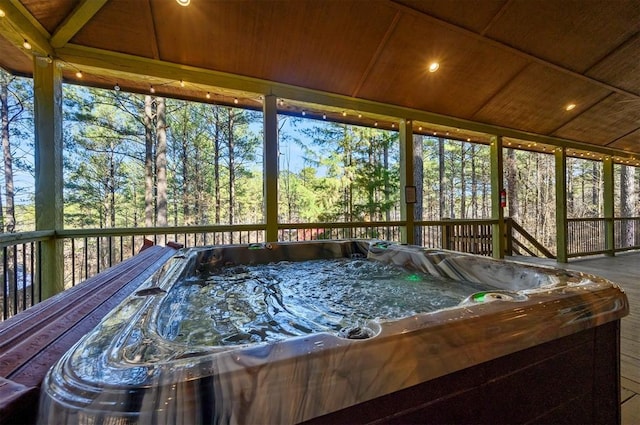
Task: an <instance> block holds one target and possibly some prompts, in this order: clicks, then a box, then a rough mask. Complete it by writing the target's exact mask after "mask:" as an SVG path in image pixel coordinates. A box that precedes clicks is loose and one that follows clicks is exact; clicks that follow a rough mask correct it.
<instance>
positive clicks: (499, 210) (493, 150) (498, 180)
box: [490, 136, 506, 258]
mask: <svg viewBox="0 0 640 425" xmlns="http://www.w3.org/2000/svg"><path fill="white" fill-rule="evenodd" d="M490 154H491V218H492V219H493V220H498V222H497V223H495V224H493V225H492V227H493V229H492V234H493V238H492V244H493V246H492V253H493V258H504V253H505V249H506V242H505V237H504V235H505V231H506V229H505V222H504V208H503V207H502V206H501V205H500V192H501V191H502V190H503V189H504V178H503V175H504V158H503V155H502V137H501V136H494V137H493V138H492V139H491V146H490Z"/></svg>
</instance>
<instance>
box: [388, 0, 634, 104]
mask: <svg viewBox="0 0 640 425" xmlns="http://www.w3.org/2000/svg"><path fill="white" fill-rule="evenodd" d="M387 1H389V2H390V4H392V5H394V6H395V7H397V8H398V9H399V10H402V11H404V12H406V13H408V14H412V15H414V16H420V17H422V18H424V19H426V20H430V21H432V22H437V23H438V24H440V25H443V26H445V27H447V28H449V29H451V30H454V31H457V32H459V33H462V34H465V35H467V36H469V37H472V38H474V39H477V40H482V41H483V42H485V43H487V44H489V45H491V46H494V47H498V48H500V49H503V50H506V51H508V52H511V53H514V54H517V55H519V56H520V57H523V58H526V59H528V60H531V61H533V62H537V63H538V64H540V65H544V66H546V67H549V68H551V69H554V70H556V71H559V72H562V73H565V74H567V75H569V76H571V77H573V78H576V79H578V80H582V81H586V82H589V83H592V84H595V85H597V86H599V87H601V88H604V89H607V90H609V91H613V92H616V93H619V94H624V95H627V96H632V97H635V98H637V99H640V95H639V94H637V93H632V92H629V91H627V90H625V89H622V88H620V87H616V86H612V85H610V84H607V83H605V82H603V81H600V80H596V79H594V78H591V77H588V76H586V75H583V74H581V73H579V72H575V71H572V70H570V69H568V68H565V67H563V66H560V65H557V64H555V63H552V62H549V61H547V60H545V59H542V58H540V57H538V56H534V55H532V54H530V53H527V52H525V51H522V50H520V49H517V48H515V47H512V46H509V45H506V44H504V43H502V42H500V41H498V40H494V39H492V38H489V37H486V36H483V35H482V34H478V33H476V32H474V31H471V30H468V29H466V28H463V27H460V26H458V25H455V24H452V23H450V22H447V21H444V20H442V19H439V18H436V17H434V16H431V15H429V14H427V13H425V12H422V11H420V10H416V9H414V8H412V7H409V6H405V5H404V4H400V3H397V2H396V1H394V0H387ZM503 10H504V9H503Z"/></svg>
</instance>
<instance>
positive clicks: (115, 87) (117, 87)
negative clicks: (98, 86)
mask: <svg viewBox="0 0 640 425" xmlns="http://www.w3.org/2000/svg"><path fill="white" fill-rule="evenodd" d="M113 89H114V90H115V91H120V86H119V85H118V83H116V85H115V86H113Z"/></svg>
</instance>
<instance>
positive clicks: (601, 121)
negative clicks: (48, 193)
mask: <svg viewBox="0 0 640 425" xmlns="http://www.w3.org/2000/svg"><path fill="white" fill-rule="evenodd" d="M0 9H1V10H3V11H4V12H5V16H4V17H3V18H0V66H1V67H3V68H5V69H6V70H8V71H10V72H13V73H16V74H25V75H30V74H31V73H32V71H33V66H34V60H33V59H32V57H33V56H34V55H35V56H36V57H40V56H43V57H47V56H49V57H50V58H52V59H55V60H58V61H59V62H58V63H60V64H61V66H62V67H63V72H64V76H65V78H66V79H67V80H69V81H77V82H80V83H81V84H89V85H95V86H100V87H113V86H114V84H115V83H117V84H118V85H119V86H120V87H122V88H123V89H125V90H132V91H136V92H149V88H150V86H151V85H153V86H154V87H155V89H156V91H157V92H158V93H163V94H165V95H169V96H176V97H182V98H187V99H199V100H202V101H206V100H205V99H204V98H203V93H205V92H210V93H211V96H212V98H213V99H215V100H216V101H220V102H225V101H226V102H230V101H231V99H233V100H235V99H237V98H240V99H241V100H242V102H241V103H243V104H246V105H248V106H253V107H255V105H259V99H258V96H259V95H260V94H264V93H261V92H260V91H259V90H256V91H254V90H253V88H255V87H262V86H260V85H259V84H258V85H256V84H254V83H256V81H258V82H263V81H265V82H272V83H277V84H280V86H278V87H285V88H289V89H290V92H291V93H294V95H293V96H292V97H295V93H296V90H295V89H296V88H303V89H305V90H306V91H305V93H316V95H315V97H314V96H310V97H309V98H307V99H297V100H299V101H303V100H313V99H315V98H317V99H322V95H320V94H317V93H328V94H330V95H338V96H340V97H339V98H340V99H343V100H342V102H343V103H344V102H348V100H349V99H355V100H357V101H360V100H362V101H366V102H370V103H371V104H378V103H381V104H387V105H392V106H394V107H399V108H408V109H406V110H407V111H409V112H408V114H410V111H413V110H417V111H425V112H427V113H431V114H433V116H437V117H441V116H444V118H443V119H442V120H440V121H442V122H445V121H446V118H448V117H452V118H455V120H453V121H452V122H453V123H457V122H458V121H459V122H460V123H463V125H462V127H464V123H467V122H468V123H470V126H469V127H470V128H469V129H470V130H477V129H483V128H487V131H489V130H493V129H498V130H500V131H501V129H505V130H515V131H516V133H515V134H516V136H517V134H518V133H517V132H521V134H523V135H526V134H529V133H534V134H536V135H542V136H549V137H551V138H553V139H552V140H556V139H557V140H562V141H570V142H577V143H578V144H580V145H582V144H586V145H589V146H593V147H594V148H596V149H597V148H607V149H611V150H613V151H618V152H620V153H622V154H625V153H634V154H640V1H638V0H562V1H558V0H444V1H443V0H368V1H365V0H353V1H351V0H322V1H318V0H255V1H252V0H191V4H190V5H189V6H187V7H182V6H180V5H178V3H177V2H176V1H175V0H0ZM24 39H28V40H29V41H30V43H31V44H32V45H33V46H34V47H33V49H32V50H31V51H26V50H25V49H24V48H23V47H22V42H23V41H24ZM432 61H437V62H439V63H440V68H439V70H438V71H437V72H435V73H430V72H428V70H427V67H428V65H429V64H430V63H431V62H432ZM35 62H36V63H37V61H35ZM78 70H82V72H83V76H82V78H81V79H80V78H79V77H77V76H76V75H75V73H76V71H78ZM181 72H182V73H184V77H181V76H180V75H181ZM220 73H224V74H220ZM227 74H233V75H235V76H240V80H232V81H233V83H230V84H226V83H225V82H226V81H227V80H225V78H226V77H225V76H227ZM245 77H250V78H245ZM243 78H245V79H244V80H243ZM183 79H184V84H183V85H180V84H179V80H183ZM238 81H239V82H238ZM316 91H319V92H316ZM285 92H286V90H285ZM225 99H226V100H225ZM345 99H346V100H345ZM294 100H295V99H294ZM329 103H331V102H329ZM568 104H575V105H576V106H575V108H574V109H572V110H570V111H567V110H565V107H566V106H567V105H568ZM354 105H358V103H357V102H355V103H354ZM333 106H334V108H333V109H334V110H333V113H336V114H337V113H338V112H339V111H340V109H341V108H340V106H341V104H340V102H338V103H337V104H336V105H333ZM328 110H330V108H329V109H328ZM402 110H405V109H402ZM330 112H331V111H330ZM395 117H396V118H405V117H403V116H400V117H398V116H397V115H396V116H395ZM354 120H355V118H354ZM391 120H393V118H391ZM456 120H458V121H456ZM425 121H428V120H425ZM442 122H440V123H438V124H442ZM394 125H395V124H394ZM483 126H484V127H483ZM455 127H459V126H458V125H455ZM505 134H506V133H505Z"/></svg>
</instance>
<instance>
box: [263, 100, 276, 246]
mask: <svg viewBox="0 0 640 425" xmlns="http://www.w3.org/2000/svg"><path fill="white" fill-rule="evenodd" d="M277 101H278V99H277V98H276V96H275V95H272V94H268V95H266V96H265V97H264V103H263V105H262V110H263V113H264V117H263V120H264V141H263V142H264V146H263V149H264V158H263V167H264V168H263V170H264V219H265V223H266V225H267V230H266V235H265V241H266V242H277V241H278V104H277Z"/></svg>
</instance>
